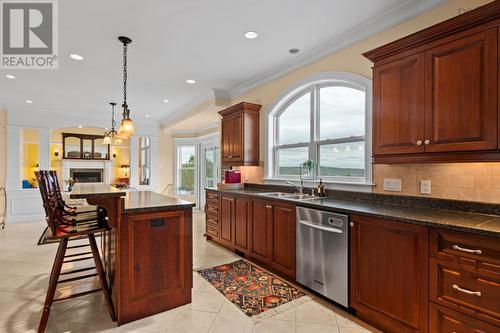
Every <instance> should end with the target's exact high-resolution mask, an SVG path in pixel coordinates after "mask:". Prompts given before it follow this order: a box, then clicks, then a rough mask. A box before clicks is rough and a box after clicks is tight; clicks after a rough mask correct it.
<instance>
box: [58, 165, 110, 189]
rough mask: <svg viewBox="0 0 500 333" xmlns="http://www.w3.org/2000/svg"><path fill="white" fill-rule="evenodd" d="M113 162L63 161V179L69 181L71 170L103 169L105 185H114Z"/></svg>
mask: <svg viewBox="0 0 500 333" xmlns="http://www.w3.org/2000/svg"><path fill="white" fill-rule="evenodd" d="M112 164H113V162H112V161H107V160H103V161H96V160H83V159H82V160H78V159H74V160H70V159H63V160H62V173H63V177H64V178H63V179H68V178H69V177H70V169H102V170H103V183H104V184H111V183H112V172H111V170H112Z"/></svg>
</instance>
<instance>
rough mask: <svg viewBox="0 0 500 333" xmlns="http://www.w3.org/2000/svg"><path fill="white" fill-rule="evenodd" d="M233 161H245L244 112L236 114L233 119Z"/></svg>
mask: <svg viewBox="0 0 500 333" xmlns="http://www.w3.org/2000/svg"><path fill="white" fill-rule="evenodd" d="M232 131H233V134H232V151H231V160H232V161H243V149H244V147H243V141H244V140H243V135H244V133H243V113H239V114H237V115H235V116H234V118H233V121H232Z"/></svg>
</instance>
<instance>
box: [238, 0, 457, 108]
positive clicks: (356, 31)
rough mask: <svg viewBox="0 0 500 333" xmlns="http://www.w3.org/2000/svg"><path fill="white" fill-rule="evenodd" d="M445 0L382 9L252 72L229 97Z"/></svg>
mask: <svg viewBox="0 0 500 333" xmlns="http://www.w3.org/2000/svg"><path fill="white" fill-rule="evenodd" d="M447 2H448V0H429V1H414V0H407V1H405V2H403V3H401V4H400V5H399V6H395V7H393V8H392V9H391V10H389V11H387V12H385V13H384V14H383V15H379V16H377V17H374V18H372V19H371V20H368V21H366V22H365V23H363V24H361V25H358V26H356V27H354V28H352V29H349V30H347V31H345V32H343V33H341V34H339V35H337V36H335V37H333V38H331V39H329V40H327V41H325V42H324V43H321V44H320V45H318V46H316V47H314V48H312V49H310V50H308V51H305V52H304V53H301V54H299V55H298V56H296V57H295V58H293V59H291V60H289V61H287V62H285V63H283V64H281V65H279V66H276V67H274V68H272V69H270V70H269V71H266V72H264V73H261V74H259V75H257V76H255V77H254V78H253V79H251V80H249V81H247V82H246V83H244V84H242V85H240V86H238V87H236V88H234V89H232V90H230V92H229V93H230V95H231V97H232V98H236V97H239V96H241V95H242V94H244V93H246V92H248V91H250V90H251V89H254V88H256V87H258V86H260V85H262V84H264V83H266V82H269V81H271V80H274V79H276V78H278V77H281V76H284V75H286V74H288V73H290V72H292V71H294V70H296V69H299V68H301V67H304V66H306V65H308V64H310V63H312V62H314V61H317V60H320V59H322V58H324V57H326V56H327V55H329V54H333V53H335V52H338V51H340V50H343V49H345V48H347V47H349V46H351V45H354V44H356V43H358V42H361V41H363V40H366V39H368V38H370V37H372V36H375V35H376V34H378V33H381V32H383V31H386V30H388V29H391V28H393V27H395V26H398V25H399V24H401V23H404V22H405V21H408V20H410V19H412V18H414V17H417V16H419V15H421V14H423V13H425V12H428V11H430V10H432V9H434V8H436V7H438V6H440V5H443V4H445V3H447Z"/></svg>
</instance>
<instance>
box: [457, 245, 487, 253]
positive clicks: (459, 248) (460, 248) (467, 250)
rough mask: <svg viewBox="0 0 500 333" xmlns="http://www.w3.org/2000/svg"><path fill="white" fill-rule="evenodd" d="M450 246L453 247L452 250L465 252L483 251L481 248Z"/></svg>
mask: <svg viewBox="0 0 500 333" xmlns="http://www.w3.org/2000/svg"><path fill="white" fill-rule="evenodd" d="M452 247H453V249H454V250H457V251H462V252H467V253H475V254H481V253H483V251H481V250H471V249H466V248H464V247H460V246H458V245H453V246H452Z"/></svg>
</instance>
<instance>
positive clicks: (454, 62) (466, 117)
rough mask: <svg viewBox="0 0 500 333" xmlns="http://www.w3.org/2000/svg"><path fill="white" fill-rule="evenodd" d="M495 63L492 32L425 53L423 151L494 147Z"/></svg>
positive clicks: (494, 29) (492, 30)
mask: <svg viewBox="0 0 500 333" xmlns="http://www.w3.org/2000/svg"><path fill="white" fill-rule="evenodd" d="M497 61H498V57H497V28H492V29H489V30H486V31H483V32H480V33H477V34H474V35H471V36H467V37H465V38H461V39H458V40H456V41H453V42H450V43H447V44H444V45H440V46H437V47H435V48H432V49H431V50H428V51H426V52H425V66H426V68H425V76H426V78H425V95H426V96H425V137H424V138H425V139H424V143H425V151H426V152H446V151H478V150H489V149H496V148H497V142H498V140H497V135H498V121H497V78H498V72H497ZM427 140H428V141H427Z"/></svg>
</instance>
